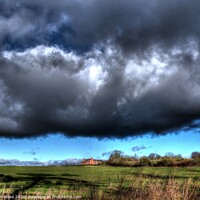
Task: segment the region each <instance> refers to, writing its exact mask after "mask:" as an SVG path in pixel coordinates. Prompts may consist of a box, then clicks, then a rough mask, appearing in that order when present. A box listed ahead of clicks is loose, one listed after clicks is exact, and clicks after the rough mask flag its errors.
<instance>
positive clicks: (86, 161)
mask: <svg viewBox="0 0 200 200" xmlns="http://www.w3.org/2000/svg"><path fill="white" fill-rule="evenodd" d="M102 163H103V161H102V160H95V159H93V158H89V159H83V161H82V165H99V164H102Z"/></svg>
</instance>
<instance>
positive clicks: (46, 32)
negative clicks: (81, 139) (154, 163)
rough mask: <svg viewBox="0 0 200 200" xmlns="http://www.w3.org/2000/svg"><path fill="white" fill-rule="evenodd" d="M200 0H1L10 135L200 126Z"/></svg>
mask: <svg viewBox="0 0 200 200" xmlns="http://www.w3.org/2000/svg"><path fill="white" fill-rule="evenodd" d="M199 10H200V2H199V1H197V0H191V1H186V0H173V1H172V0H167V1H164V2H161V1H159V0H153V1H147V0H135V1H132V0H126V1H122V0H110V1H107V0H101V1H98V0H88V1H81V0H75V1H69V0H67V1H66V0H58V1H56V2H55V1H53V0H48V1H39V0H34V1H33V0H30V1H25V0H19V1H12V0H0V27H1V28H0V45H1V50H0V134H1V136H4V137H34V136H38V135H43V134H47V133H52V132H62V133H64V134H66V135H67V136H91V137H99V138H104V137H108V138H109V137H118V138H123V137H127V136H135V135H141V134H144V133H148V132H152V133H154V134H164V133H167V132H170V131H174V130H179V129H181V128H183V127H187V128H189V129H190V128H192V127H194V124H195V126H197V127H198V123H197V121H198V120H199V117H200V92H199V91H200V79H199V77H200V69H199V63H200V55H199V47H200V46H199V42H200V41H199V33H200V12H199Z"/></svg>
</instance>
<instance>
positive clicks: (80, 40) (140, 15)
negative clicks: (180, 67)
mask: <svg viewBox="0 0 200 200" xmlns="http://www.w3.org/2000/svg"><path fill="white" fill-rule="evenodd" d="M199 9H200V2H199V1H198V0H191V1H187V0H167V1H164V2H163V1H159V0H153V1H148V0H142V1H141V0H135V1H132V0H126V1H122V0H110V1H107V0H102V1H98V0H89V1H86V2H85V1H80V0H75V1H71V0H67V1H66V0H58V1H56V2H55V1H53V0H48V1H39V0H37V1H35V0H30V1H26V0H19V1H17V2H16V1H12V0H1V4H0V13H1V14H0V24H1V27H2V28H1V30H0V41H1V43H2V44H3V48H4V49H5V48H7V49H10V48H26V47H28V46H30V45H31V46H35V45H39V44H49V45H54V44H55V43H56V44H59V45H61V46H63V47H65V48H69V49H70V48H73V49H76V48H78V49H79V50H82V51H84V49H88V48H89V47H91V46H93V45H95V44H98V43H102V42H105V41H107V40H112V41H114V42H115V43H116V44H118V45H119V46H120V47H122V49H123V50H126V51H127V50H133V49H134V50H135V51H142V50H143V49H145V48H146V47H147V46H149V45H152V44H153V43H158V42H159V43H161V44H163V45H165V46H166V45H167V46H168V45H174V43H175V44H177V43H180V42H183V41H184V40H185V39H187V38H188V37H189V38H190V37H198V36H199V31H200V26H199V18H200V13H199Z"/></svg>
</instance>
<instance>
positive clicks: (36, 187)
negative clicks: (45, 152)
mask: <svg viewBox="0 0 200 200" xmlns="http://www.w3.org/2000/svg"><path fill="white" fill-rule="evenodd" d="M199 175H200V167H187V168H186V167H178V168H177V167H176V168H172V167H156V168H155V167H136V168H133V167H111V166H69V167H53V166H52V167H0V195H1V197H2V198H1V199H3V197H11V198H13V197H16V196H17V195H19V196H18V197H20V195H21V197H23V198H24V199H32V198H33V197H34V198H35V199H44V198H46V199H52V198H53V197H56V198H57V199H58V198H60V199H94V200H98V199H105V200H106V199H111V200H112V199H113V200H114V199H119V200H120V199H141V200H142V199H147V200H148V199H150V200H160V199H164V200H165V199H166V200H168V199H180V200H181V199H184V200H187V199H188V200H189V199H191V200H193V199H200V176H199Z"/></svg>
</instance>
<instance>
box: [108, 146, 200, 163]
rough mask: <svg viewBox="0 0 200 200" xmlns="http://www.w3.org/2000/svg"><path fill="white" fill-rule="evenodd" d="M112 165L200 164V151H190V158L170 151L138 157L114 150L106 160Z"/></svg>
mask: <svg viewBox="0 0 200 200" xmlns="http://www.w3.org/2000/svg"><path fill="white" fill-rule="evenodd" d="M107 164H108V165H112V166H135V167H137V166H138V167H139V166H140V167H142V166H165V167H171V166H195V165H200V152H197V151H196V152H192V153H191V156H190V158H184V157H182V155H181V154H178V155H175V154H173V153H171V152H168V153H166V154H165V155H164V156H161V155H159V154H157V153H150V154H149V156H142V157H139V156H137V155H136V154H135V155H134V156H128V155H124V154H123V153H122V152H121V151H118V150H115V151H113V152H112V153H111V154H110V157H109V159H108V160H107Z"/></svg>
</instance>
